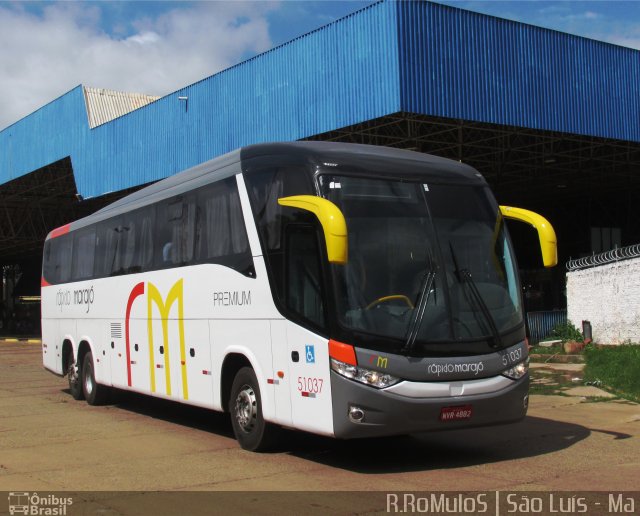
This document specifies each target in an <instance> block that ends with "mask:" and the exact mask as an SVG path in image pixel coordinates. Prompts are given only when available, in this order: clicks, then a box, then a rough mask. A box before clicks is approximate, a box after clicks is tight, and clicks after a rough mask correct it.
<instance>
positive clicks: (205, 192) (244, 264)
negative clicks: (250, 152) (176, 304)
mask: <svg viewBox="0 0 640 516" xmlns="http://www.w3.org/2000/svg"><path fill="white" fill-rule="evenodd" d="M196 235H197V238H196V260H197V261H198V262H199V263H218V264H221V265H226V266H227V267H231V268H233V269H235V270H237V271H239V272H242V273H243V274H247V275H253V260H252V258H251V251H250V249H249V239H248V237H247V231H246V228H245V225H244V217H243V215H242V207H241V205H240V196H239V195H238V188H237V183H236V180H235V178H230V179H227V180H225V181H221V182H218V183H214V184H212V185H209V186H207V187H205V188H203V189H201V190H200V191H199V192H198V209H197V228H196Z"/></svg>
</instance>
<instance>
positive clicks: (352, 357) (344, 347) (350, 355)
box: [329, 339, 358, 366]
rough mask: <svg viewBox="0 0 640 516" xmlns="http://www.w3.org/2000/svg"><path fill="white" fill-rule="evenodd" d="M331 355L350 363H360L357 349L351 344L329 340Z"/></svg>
mask: <svg viewBox="0 0 640 516" xmlns="http://www.w3.org/2000/svg"><path fill="white" fill-rule="evenodd" d="M329 356H330V357H331V358H335V359H336V360H339V361H340V362H343V363H345V364H349V365H354V366H355V365H358V360H357V359H356V350H355V349H354V348H353V346H351V345H350V344H343V343H342V342H338V341H337V340H333V339H331V340H329Z"/></svg>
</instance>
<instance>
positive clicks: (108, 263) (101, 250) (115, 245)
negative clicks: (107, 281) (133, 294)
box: [94, 217, 122, 278]
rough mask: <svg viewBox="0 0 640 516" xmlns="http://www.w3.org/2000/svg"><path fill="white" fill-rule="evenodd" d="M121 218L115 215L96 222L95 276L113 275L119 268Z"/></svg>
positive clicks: (117, 272)
mask: <svg viewBox="0 0 640 516" xmlns="http://www.w3.org/2000/svg"><path fill="white" fill-rule="evenodd" d="M121 222H122V219H121V218H120V217H115V218H112V219H109V220H105V221H103V222H100V223H99V224H98V229H97V236H96V258H95V268H94V271H95V274H94V275H95V276H96V277H98V278H103V277H105V276H114V275H116V274H119V272H120V270H121V268H122V267H121V265H120V262H121V256H120V255H121V253H120V246H121V242H122V239H121V238H120V235H121V233H122V228H121V226H122V223H121Z"/></svg>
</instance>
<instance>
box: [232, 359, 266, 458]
mask: <svg viewBox="0 0 640 516" xmlns="http://www.w3.org/2000/svg"><path fill="white" fill-rule="evenodd" d="M229 412H230V413H231V425H232V426H233V433H234V434H235V436H236V439H237V440H238V443H240V446H241V447H242V448H243V449H245V450H249V451H255V452H260V451H266V450H268V449H269V448H271V447H272V446H273V445H274V444H275V442H276V440H277V433H278V428H277V427H275V426H273V425H271V424H269V423H267V422H266V421H265V420H264V418H263V417H262V398H261V396H260V388H259V386H258V379H257V378H256V374H255V372H254V371H253V369H252V368H251V367H243V368H242V369H240V370H239V371H238V373H237V374H236V377H235V378H234V380H233V385H232V387H231V396H230V398H229Z"/></svg>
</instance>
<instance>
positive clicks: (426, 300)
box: [319, 174, 523, 347]
mask: <svg viewBox="0 0 640 516" xmlns="http://www.w3.org/2000/svg"><path fill="white" fill-rule="evenodd" d="M319 186H320V190H321V194H322V196H323V197H325V198H326V199H329V200H330V201H332V202H333V203H335V204H336V205H337V206H338V207H339V208H340V209H341V210H342V212H343V214H344V216H345V219H346V222H347V229H348V235H349V237H348V238H349V251H348V252H349V259H348V262H347V264H345V265H332V266H331V270H332V280H333V283H334V292H335V293H336V299H335V303H336V309H337V315H338V320H339V323H340V325H341V326H342V327H343V328H345V329H348V330H353V331H357V332H362V333H366V334H371V335H375V336H379V337H383V338H391V339H394V340H396V339H397V340H400V341H405V342H408V341H410V340H411V339H413V340H415V341H416V342H420V343H422V344H423V345H424V344H427V345H428V344H429V343H447V342H460V341H476V340H485V341H487V342H489V343H490V345H491V346H492V347H502V345H501V344H500V335H502V334H504V333H506V332H509V331H510V330H513V329H514V328H516V327H519V326H521V325H522V323H523V319H522V311H521V300H520V288H519V284H518V280H517V277H518V275H517V269H516V263H515V259H514V254H513V251H512V248H511V244H510V240H509V237H508V234H507V231H506V228H505V226H504V222H503V218H502V216H501V214H500V210H499V207H498V205H497V204H496V202H495V200H494V199H493V196H492V195H491V193H490V192H489V190H488V188H487V187H484V186H469V185H454V184H426V183H419V182H406V181H397V180H384V179H372V178H367V177H361V176H358V177H355V176H347V175H340V176H338V175H328V174H323V175H320V176H319ZM410 334H413V335H410Z"/></svg>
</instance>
